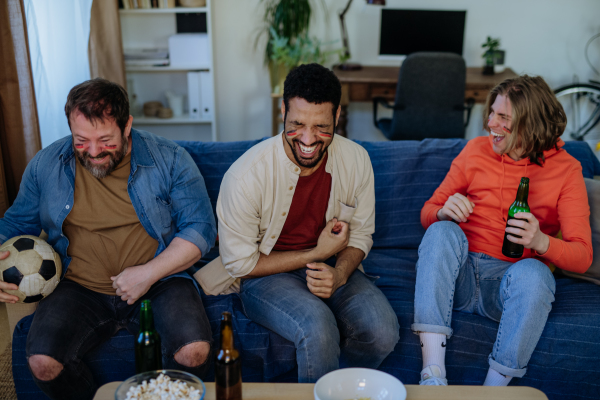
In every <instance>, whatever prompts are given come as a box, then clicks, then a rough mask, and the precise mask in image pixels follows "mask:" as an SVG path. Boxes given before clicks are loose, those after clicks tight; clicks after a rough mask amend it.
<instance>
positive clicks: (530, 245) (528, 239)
mask: <svg viewBox="0 0 600 400" xmlns="http://www.w3.org/2000/svg"><path fill="white" fill-rule="evenodd" d="M507 222H508V225H509V226H507V227H506V233H508V235H507V239H508V240H510V241H511V242H513V243H518V244H521V245H523V247H525V248H526V249H532V250H535V251H537V252H538V253H539V254H544V253H545V252H547V251H548V247H549V246H550V238H548V235H546V234H545V233H543V232H542V231H541V230H540V223H539V221H538V220H537V218H536V217H535V216H534V215H533V214H532V213H529V212H518V213H515V219H509V220H508V221H507ZM515 236H520V237H521V238H518V237H515Z"/></svg>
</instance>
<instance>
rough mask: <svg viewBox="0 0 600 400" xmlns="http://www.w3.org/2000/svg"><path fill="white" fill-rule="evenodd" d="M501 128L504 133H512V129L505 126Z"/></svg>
mask: <svg viewBox="0 0 600 400" xmlns="http://www.w3.org/2000/svg"><path fill="white" fill-rule="evenodd" d="M502 130H503V131H504V132H506V133H512V131H511V130H510V129H508V128H507V127H505V126H503V127H502Z"/></svg>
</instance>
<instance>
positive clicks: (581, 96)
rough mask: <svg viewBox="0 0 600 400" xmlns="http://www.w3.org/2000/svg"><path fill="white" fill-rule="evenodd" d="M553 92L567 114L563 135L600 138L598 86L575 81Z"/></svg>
mask: <svg viewBox="0 0 600 400" xmlns="http://www.w3.org/2000/svg"><path fill="white" fill-rule="evenodd" d="M554 94H555V95H556V98H557V99H558V101H559V102H560V103H561V104H562V106H563V108H564V109H565V113H566V114H567V128H566V129H565V133H564V134H563V137H564V136H565V135H568V138H570V139H574V140H584V138H585V139H599V138H600V124H598V122H600V86H597V85H592V84H587V83H576V84H571V85H566V86H562V87H560V88H558V89H556V90H555V91H554ZM566 139H567V138H566Z"/></svg>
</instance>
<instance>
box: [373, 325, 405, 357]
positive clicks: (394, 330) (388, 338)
mask: <svg viewBox="0 0 600 400" xmlns="http://www.w3.org/2000/svg"><path fill="white" fill-rule="evenodd" d="M373 333H374V340H373V346H372V351H373V352H375V353H377V354H379V355H381V356H387V355H388V354H390V353H391V352H392V351H394V348H395V347H396V344H398V341H399V340H400V326H399V325H398V324H389V326H386V325H382V326H381V327H378V328H376V329H373Z"/></svg>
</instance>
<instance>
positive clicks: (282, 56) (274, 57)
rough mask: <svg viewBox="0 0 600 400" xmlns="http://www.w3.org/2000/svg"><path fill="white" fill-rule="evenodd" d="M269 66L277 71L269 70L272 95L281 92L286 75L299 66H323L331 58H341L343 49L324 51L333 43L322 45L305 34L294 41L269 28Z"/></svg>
mask: <svg viewBox="0 0 600 400" xmlns="http://www.w3.org/2000/svg"><path fill="white" fill-rule="evenodd" d="M270 34H271V40H269V46H270V51H271V55H270V63H269V65H270V66H277V70H275V71H274V70H270V73H271V87H272V89H273V91H272V93H278V94H281V93H282V92H283V81H284V80H285V77H286V76H287V73H288V72H289V71H290V70H291V69H292V68H293V67H296V66H298V65H300V64H308V63H317V64H325V63H327V61H329V59H330V58H331V57H332V56H338V57H339V58H340V59H341V58H343V53H344V49H342V48H339V49H331V50H325V48H326V47H328V46H329V45H330V44H332V43H334V42H335V41H334V42H327V43H323V42H321V41H320V40H319V39H317V38H315V37H312V38H311V37H310V36H308V33H307V32H304V33H302V34H301V35H299V36H298V37H297V38H296V40H294V41H291V40H290V39H288V38H286V37H283V36H280V35H279V34H277V32H276V31H275V29H273V28H271V32H270Z"/></svg>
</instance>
